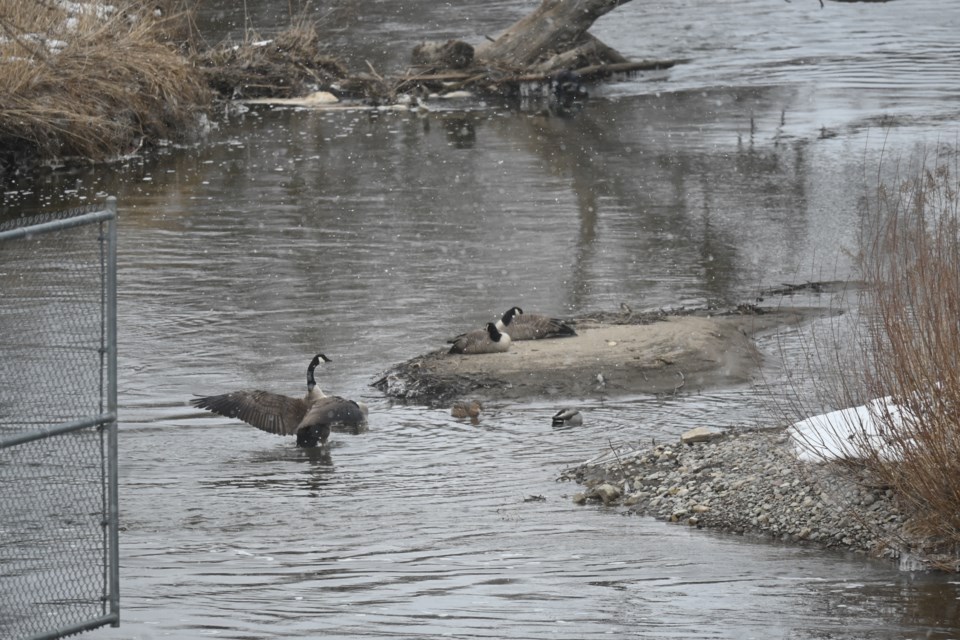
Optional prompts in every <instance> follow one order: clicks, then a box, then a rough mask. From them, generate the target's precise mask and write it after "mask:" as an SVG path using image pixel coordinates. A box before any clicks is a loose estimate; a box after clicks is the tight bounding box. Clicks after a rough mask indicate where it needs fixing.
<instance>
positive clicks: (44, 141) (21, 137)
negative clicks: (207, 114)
mask: <svg viewBox="0 0 960 640" xmlns="http://www.w3.org/2000/svg"><path fill="white" fill-rule="evenodd" d="M179 8H180V4H179V2H177V1H176V0H165V1H164V2H160V3H157V2H153V1H151V2H149V3H147V2H144V1H128V2H126V3H113V5H112V7H111V8H107V5H100V4H94V3H89V4H88V3H79V2H70V3H68V2H63V1H61V0H38V1H34V2H23V1H22V0H0V84H2V86H3V87H4V91H3V92H2V93H0V148H2V149H4V155H3V157H0V167H2V166H3V165H6V166H8V167H9V166H12V165H21V164H24V163H25V162H29V161H30V160H33V161H43V160H52V159H56V158H65V157H76V156H79V157H83V158H89V159H92V160H103V159H108V158H110V157H113V156H117V155H120V154H122V153H124V152H125V151H127V150H129V149H130V148H131V147H133V146H136V145H137V144H139V143H140V142H142V141H143V140H146V141H148V142H149V141H152V140H156V139H160V138H177V137H179V136H178V133H179V132H182V131H184V130H186V129H190V128H192V127H193V126H194V124H193V123H194V122H195V118H196V113H197V111H198V109H200V108H202V107H203V106H205V105H206V104H207V102H208V92H207V90H206V88H205V86H204V85H203V81H202V78H201V77H200V75H199V74H198V73H197V71H196V70H195V69H194V68H193V67H191V66H190V65H189V64H188V63H187V62H186V61H185V59H184V58H183V56H182V55H180V54H179V53H178V52H177V50H176V46H175V45H174V44H173V43H172V42H171V41H170V40H169V38H172V37H175V36H176V35H182V34H183V30H184V29H185V28H188V27H187V26H185V25H189V20H188V18H187V14H186V13H185V12H183V11H179V12H175V13H173V14H169V13H163V10H165V11H170V10H177V9H179ZM111 9H112V10H111ZM158 9H160V11H158ZM158 13H159V14H161V15H157V14H158Z"/></svg>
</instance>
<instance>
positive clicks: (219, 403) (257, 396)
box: [190, 391, 308, 436]
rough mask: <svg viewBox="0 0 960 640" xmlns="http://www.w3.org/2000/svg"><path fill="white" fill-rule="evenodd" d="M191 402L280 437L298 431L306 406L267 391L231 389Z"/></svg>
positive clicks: (298, 400) (297, 399)
mask: <svg viewBox="0 0 960 640" xmlns="http://www.w3.org/2000/svg"><path fill="white" fill-rule="evenodd" d="M190 404H192V405H193V406H195V407H199V408H201V409H206V410H208V411H212V412H213V413H216V414H219V415H221V416H224V417H227V418H237V419H239V420H243V421H244V422H246V423H247V424H249V425H252V426H254V427H256V428H258V429H263V430H264V431H269V432H270V433H275V434H277V435H282V436H292V435H294V434H295V433H296V432H297V427H298V426H299V425H300V422H301V421H302V420H303V418H304V416H305V415H306V414H307V409H308V407H307V403H306V402H304V401H303V400H302V399H299V398H290V397H287V396H282V395H280V394H278V393H270V392H269V391H234V392H232V393H224V394H222V395H219V396H206V397H204V398H195V399H193V400H191V401H190Z"/></svg>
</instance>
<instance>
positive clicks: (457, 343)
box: [448, 322, 510, 354]
mask: <svg viewBox="0 0 960 640" xmlns="http://www.w3.org/2000/svg"><path fill="white" fill-rule="evenodd" d="M451 342H452V343H453V346H452V347H450V351H448V353H467V354H471V353H501V352H503V351H506V350H507V349H509V348H510V336H509V335H507V333H505V332H502V331H500V330H499V329H497V325H495V324H493V323H492V322H488V323H487V328H486V329H477V330H475V331H468V332H466V333H463V334H460V335H459V336H457V337H456V338H454V339H453V340H451Z"/></svg>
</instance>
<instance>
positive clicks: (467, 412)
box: [450, 400, 483, 424]
mask: <svg viewBox="0 0 960 640" xmlns="http://www.w3.org/2000/svg"><path fill="white" fill-rule="evenodd" d="M482 410H483V405H482V404H480V402H479V401H478V400H471V401H470V402H455V403H453V408H452V409H450V415H451V416H453V417H454V418H457V419H463V418H470V422H471V423H472V424H480V412H481V411H482Z"/></svg>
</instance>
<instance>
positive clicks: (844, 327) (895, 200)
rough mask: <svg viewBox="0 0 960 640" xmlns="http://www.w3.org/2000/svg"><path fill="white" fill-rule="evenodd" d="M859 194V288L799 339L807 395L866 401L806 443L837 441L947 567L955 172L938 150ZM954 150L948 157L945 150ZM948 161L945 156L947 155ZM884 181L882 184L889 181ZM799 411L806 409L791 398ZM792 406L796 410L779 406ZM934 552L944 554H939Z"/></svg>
mask: <svg viewBox="0 0 960 640" xmlns="http://www.w3.org/2000/svg"><path fill="white" fill-rule="evenodd" d="M941 151H944V150H938V153H937V155H935V156H934V159H935V161H934V162H928V161H927V160H928V158H923V159H921V160H920V161H919V162H918V163H917V167H916V168H914V169H913V170H912V171H908V172H907V177H903V174H901V173H900V168H898V171H897V174H898V175H897V177H896V178H894V179H893V181H892V182H891V181H890V180H882V179H879V178H878V180H877V184H876V187H875V189H873V190H872V192H871V193H868V194H865V196H864V198H863V210H862V214H863V215H862V223H863V231H862V238H861V242H860V250H859V253H858V254H857V255H856V256H855V262H856V264H857V266H858V267H859V269H860V271H861V274H862V276H863V280H864V282H865V285H864V286H863V288H862V289H861V291H860V295H859V299H858V300H857V301H856V302H855V303H854V304H851V305H850V307H849V309H848V311H849V313H847V314H845V315H844V316H842V320H841V321H840V322H838V323H835V324H834V325H833V328H832V335H831V336H828V337H827V338H828V339H823V336H815V337H813V338H811V339H809V340H807V341H806V346H805V347H804V348H805V351H806V356H807V364H808V366H809V367H810V371H812V372H814V375H816V376H820V379H821V382H820V383H819V385H818V386H817V388H816V390H815V393H814V394H813V395H814V396H815V397H817V398H819V399H820V400H821V401H824V400H826V402H824V404H830V405H833V408H836V407H853V406H856V405H860V406H863V405H865V406H866V407H867V409H866V410H861V412H860V414H859V415H857V414H855V413H854V412H852V411H850V412H845V415H846V417H845V418H844V419H842V420H834V421H833V422H832V423H827V422H824V423H821V430H820V432H819V433H818V434H815V435H809V434H808V435H807V436H805V438H806V439H807V441H806V443H805V444H806V445H807V447H809V448H811V449H816V448H818V447H819V446H821V445H823V444H824V443H825V442H826V443H829V442H833V443H841V444H842V446H843V447H844V448H845V450H846V451H848V452H849V453H850V455H849V458H848V459H846V460H842V461H841V462H842V463H845V464H847V465H849V468H851V469H855V470H856V471H857V472H858V473H860V472H865V475H864V474H860V478H861V481H862V479H863V478H864V477H866V478H870V480H869V481H870V482H871V483H874V484H876V485H880V486H885V487H889V488H890V489H892V490H893V491H894V492H895V495H896V496H897V499H898V502H899V504H900V505H901V509H902V510H903V512H904V514H905V515H907V516H908V517H909V530H907V531H905V534H906V535H905V539H904V540H901V544H903V545H906V546H907V547H912V548H913V550H914V551H917V552H918V553H920V554H921V555H923V556H924V557H926V558H927V560H928V562H932V563H934V564H936V558H937V557H940V558H945V559H946V560H945V561H944V563H943V565H942V567H943V568H950V569H953V570H956V569H957V564H956V560H955V555H956V551H957V549H960V362H958V360H960V217H958V207H960V200H958V176H957V169H956V166H954V167H953V168H952V169H951V167H950V166H949V164H948V163H947V162H945V161H944V157H948V156H949V155H950V154H947V153H940V152H941ZM952 157H954V158H956V156H955V155H954V156H952ZM954 163H956V160H954ZM891 184H893V186H890V185H891ZM800 404H801V408H806V409H807V411H804V412H803V413H805V414H807V415H809V414H810V413H817V411H816V410H814V411H810V410H809V409H810V407H809V406H806V407H803V405H804V404H812V403H808V402H806V401H803V400H801V401H800ZM790 410H791V411H793V412H794V413H797V407H796V406H793V407H790ZM938 554H945V555H940V556H938Z"/></svg>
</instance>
